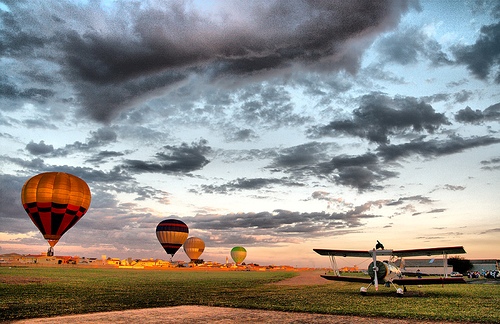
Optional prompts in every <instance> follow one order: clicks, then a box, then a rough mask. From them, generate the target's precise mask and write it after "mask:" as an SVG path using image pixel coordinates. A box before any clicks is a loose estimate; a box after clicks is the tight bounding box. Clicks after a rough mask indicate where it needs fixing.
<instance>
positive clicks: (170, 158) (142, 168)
mask: <svg viewBox="0 0 500 324" xmlns="http://www.w3.org/2000/svg"><path fill="white" fill-rule="evenodd" d="M163 149H164V150H165V151H164V152H159V153H157V154H156V160H157V161H155V162H145V161H140V160H126V161H125V164H124V165H123V168H124V169H126V170H129V171H130V172H134V173H145V172H150V173H189V172H192V171H196V170H200V169H202V168H203V167H204V166H205V165H207V164H208V163H209V162H210V161H209V160H208V159H207V158H206V157H205V155H207V154H209V153H211V152H212V148H211V147H210V146H208V145H207V141H206V140H200V141H199V142H198V143H196V142H193V143H191V146H190V145H189V144H187V143H182V144H181V145H180V146H173V145H167V146H164V147H163Z"/></svg>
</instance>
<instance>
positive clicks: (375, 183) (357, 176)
mask: <svg viewBox="0 0 500 324" xmlns="http://www.w3.org/2000/svg"><path fill="white" fill-rule="evenodd" d="M314 171H315V172H316V174H317V175H318V176H320V177H327V178H329V179H330V180H331V181H332V182H335V183H337V184H340V185H344V186H348V187H353V188H357V189H358V190H360V191H364V190H375V189H381V188H383V187H382V186H381V185H380V183H381V182H382V181H383V180H385V179H388V178H393V177H396V176H397V175H398V173H397V172H394V171H390V170H388V169H386V167H385V166H384V165H382V164H381V163H379V160H378V158H377V156H376V155H375V154H371V153H367V154H364V155H359V156H346V155H339V156H336V157H334V158H332V159H331V161H330V162H324V163H319V164H318V165H317V166H316V167H315V168H314Z"/></svg>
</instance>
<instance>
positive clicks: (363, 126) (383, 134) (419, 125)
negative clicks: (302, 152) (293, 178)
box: [308, 93, 449, 144]
mask: <svg viewBox="0 0 500 324" xmlns="http://www.w3.org/2000/svg"><path fill="white" fill-rule="evenodd" d="M442 125H449V122H448V120H447V119H446V117H445V116H444V115H443V114H441V113H437V112H435V110H434V109H433V108H432V106H430V105H429V104H426V103H424V102H423V101H418V100H417V99H416V98H411V97H396V98H394V99H391V98H389V97H387V96H385V95H382V94H378V93H372V94H369V95H365V96H363V97H362V98H361V104H360V106H359V108H357V109H355V110H354V111H353V117H352V119H343V120H334V121H332V122H330V123H329V124H328V125H321V126H313V127H312V128H310V129H309V130H308V136H309V137H312V138H320V137H325V136H339V135H350V136H356V137H360V138H365V139H368V140H369V141H370V142H374V143H378V144H388V143H389V142H390V140H389V137H390V136H394V135H402V134H405V133H406V132H414V133H420V132H423V131H424V130H425V131H427V132H428V133H433V132H434V131H436V130H437V129H438V128H439V127H441V126H442Z"/></svg>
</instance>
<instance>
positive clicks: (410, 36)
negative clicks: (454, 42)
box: [377, 27, 452, 66]
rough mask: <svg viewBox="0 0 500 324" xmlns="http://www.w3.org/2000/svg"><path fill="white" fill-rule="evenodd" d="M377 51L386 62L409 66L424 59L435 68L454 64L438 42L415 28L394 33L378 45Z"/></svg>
mask: <svg viewBox="0 0 500 324" xmlns="http://www.w3.org/2000/svg"><path fill="white" fill-rule="evenodd" d="M377 49H378V51H379V53H380V56H381V58H382V61H384V62H394V63H398V64H401V65H409V64H416V63H417V62H421V61H422V58H425V59H427V60H429V61H430V62H431V64H432V65H433V66H440V65H449V64H451V63H452V61H451V60H450V59H449V58H448V56H447V55H446V53H444V52H443V51H442V49H441V45H440V44H439V43H438V42H437V41H436V40H434V39H431V38H430V37H429V36H427V35H426V34H425V33H424V32H423V31H422V30H419V29H417V28H415V27H410V28H407V29H405V30H403V31H398V32H394V33H392V34H390V35H389V36H386V37H384V38H382V39H381V40H380V41H379V42H378V43H377Z"/></svg>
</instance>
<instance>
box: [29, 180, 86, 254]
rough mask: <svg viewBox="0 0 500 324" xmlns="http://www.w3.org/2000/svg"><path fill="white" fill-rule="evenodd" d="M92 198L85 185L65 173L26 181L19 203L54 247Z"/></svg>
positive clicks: (77, 219) (84, 211)
mask: <svg viewBox="0 0 500 324" xmlns="http://www.w3.org/2000/svg"><path fill="white" fill-rule="evenodd" d="M90 200H91V194H90V189H89V186H88V185H87V183H86V182H85V181H83V180H82V179H80V178H78V177H77V176H74V175H72V174H68V173H64V172H46V173H40V174H38V175H36V176H34V177H32V178H30V179H28V181H26V183H25V184H24V186H23V188H22V190H21V202H22V204H23V207H24V209H25V210H26V213H28V216H29V217H30V218H31V220H32V221H33V223H34V224H35V225H36V227H38V229H39V230H40V232H41V233H42V235H43V237H44V238H45V239H46V240H47V241H48V243H49V245H50V247H51V248H49V252H51V253H53V249H52V248H53V247H54V246H55V245H56V244H57V242H58V241H59V239H60V238H61V236H63V235H64V233H66V232H67V231H68V230H69V229H70V228H71V227H73V225H75V224H76V223H77V222H78V221H79V220H80V218H82V217H83V215H85V213H86V212H87V210H88V208H89V206H90Z"/></svg>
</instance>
